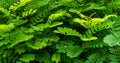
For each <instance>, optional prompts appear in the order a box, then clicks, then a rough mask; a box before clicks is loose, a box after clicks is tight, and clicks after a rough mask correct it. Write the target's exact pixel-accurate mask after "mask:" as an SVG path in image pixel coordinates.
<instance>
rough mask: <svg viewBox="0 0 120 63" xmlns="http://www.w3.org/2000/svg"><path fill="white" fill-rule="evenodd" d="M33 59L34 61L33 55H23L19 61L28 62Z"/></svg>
mask: <svg viewBox="0 0 120 63" xmlns="http://www.w3.org/2000/svg"><path fill="white" fill-rule="evenodd" d="M34 59H35V55H34V54H24V55H22V57H21V58H20V59H19V60H21V61H23V62H30V61H32V60H34Z"/></svg>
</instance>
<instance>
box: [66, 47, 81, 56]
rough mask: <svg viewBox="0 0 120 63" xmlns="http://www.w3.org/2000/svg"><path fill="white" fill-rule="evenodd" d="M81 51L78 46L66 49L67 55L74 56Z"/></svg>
mask: <svg viewBox="0 0 120 63" xmlns="http://www.w3.org/2000/svg"><path fill="white" fill-rule="evenodd" d="M82 52H83V48H81V47H79V46H72V47H70V48H69V49H68V52H67V56H69V57H70V58H74V57H77V56H79V55H80V54H81V53H82Z"/></svg>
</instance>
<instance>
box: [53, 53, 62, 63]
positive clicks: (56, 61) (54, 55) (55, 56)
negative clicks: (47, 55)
mask: <svg viewBox="0 0 120 63" xmlns="http://www.w3.org/2000/svg"><path fill="white" fill-rule="evenodd" d="M52 61H53V62H54V61H55V63H58V62H59V61H60V54H59V53H54V54H53V55H52Z"/></svg>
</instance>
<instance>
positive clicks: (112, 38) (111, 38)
mask: <svg viewBox="0 0 120 63" xmlns="http://www.w3.org/2000/svg"><path fill="white" fill-rule="evenodd" d="M119 34H120V32H115V33H113V34H110V35H107V36H106V37H105V38H104V40H103V41H104V42H105V43H106V44H108V45H109V46H120V39H119V38H120V35H119Z"/></svg>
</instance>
